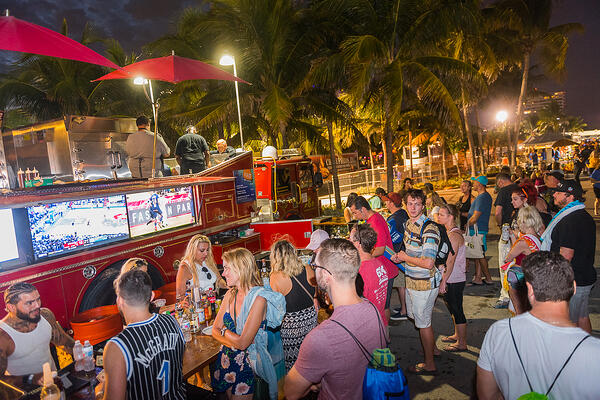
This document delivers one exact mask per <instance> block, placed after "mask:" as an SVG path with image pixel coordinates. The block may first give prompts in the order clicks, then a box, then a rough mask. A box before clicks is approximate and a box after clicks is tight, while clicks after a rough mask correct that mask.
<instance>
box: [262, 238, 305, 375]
mask: <svg viewBox="0 0 600 400" xmlns="http://www.w3.org/2000/svg"><path fill="white" fill-rule="evenodd" d="M269 258H270V262H271V276H270V278H269V283H270V285H271V288H272V289H273V290H274V291H276V292H279V293H281V294H283V295H284V296H285V315H284V316H283V321H282V322H281V341H282V342H283V354H284V357H285V369H286V372H289V370H290V369H292V366H293V365H294V363H295V362H296V359H297V358H298V353H299V351H300V345H301V344H302V342H303V341H304V338H305V337H306V335H308V333H309V332H310V331H311V330H313V328H315V327H316V326H317V308H316V306H315V288H314V287H313V286H311V285H310V284H309V281H310V280H311V279H314V275H315V272H314V271H313V270H312V269H310V270H309V269H306V268H304V265H303V264H302V261H300V259H299V258H298V256H297V255H296V249H295V248H294V246H293V245H292V244H291V243H290V242H288V241H287V240H278V241H277V242H275V243H274V244H273V246H271V254H270V256H269Z"/></svg>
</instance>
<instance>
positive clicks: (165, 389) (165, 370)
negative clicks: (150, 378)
mask: <svg viewBox="0 0 600 400" xmlns="http://www.w3.org/2000/svg"><path fill="white" fill-rule="evenodd" d="M170 368H171V365H170V364H169V361H167V360H163V363H162V366H161V367H160V371H159V372H158V375H157V376H156V379H158V380H159V381H162V394H163V396H164V395H165V394H167V393H169V387H170V386H169V383H170V382H169V377H170V376H171V374H169V369H170Z"/></svg>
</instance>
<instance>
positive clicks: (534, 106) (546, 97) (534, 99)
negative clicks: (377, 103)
mask: <svg viewBox="0 0 600 400" xmlns="http://www.w3.org/2000/svg"><path fill="white" fill-rule="evenodd" d="M534 92H535V93H534V95H533V96H530V97H529V98H528V99H527V101H525V107H524V111H523V113H524V114H531V113H536V112H538V111H541V110H543V109H545V108H547V107H549V106H550V105H551V104H552V103H553V102H554V103H556V104H558V106H559V107H560V111H561V112H562V113H564V112H565V109H566V107H567V92H565V91H560V92H554V93H545V92H542V91H539V90H537V89H534Z"/></svg>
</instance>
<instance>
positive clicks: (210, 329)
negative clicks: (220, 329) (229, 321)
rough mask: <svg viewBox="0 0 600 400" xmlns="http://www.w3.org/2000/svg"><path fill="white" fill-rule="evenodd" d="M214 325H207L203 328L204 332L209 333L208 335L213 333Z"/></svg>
mask: <svg viewBox="0 0 600 400" xmlns="http://www.w3.org/2000/svg"><path fill="white" fill-rule="evenodd" d="M212 327H213V326H212V325H211V326H207V327H206V328H204V329H202V333H203V334H205V335H207V336H210V335H212Z"/></svg>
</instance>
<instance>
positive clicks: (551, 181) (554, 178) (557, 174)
mask: <svg viewBox="0 0 600 400" xmlns="http://www.w3.org/2000/svg"><path fill="white" fill-rule="evenodd" d="M564 179H565V175H564V174H563V173H562V172H561V171H559V170H552V171H546V172H545V173H544V183H545V184H546V188H547V189H546V192H545V193H544V195H543V199H544V200H546V203H548V212H549V213H550V214H551V215H554V214H556V213H557V212H558V210H560V207H558V206H557V205H556V204H554V197H553V196H552V195H553V194H554V189H556V187H557V186H558V184H559V183H560V181H562V180H564Z"/></svg>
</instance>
